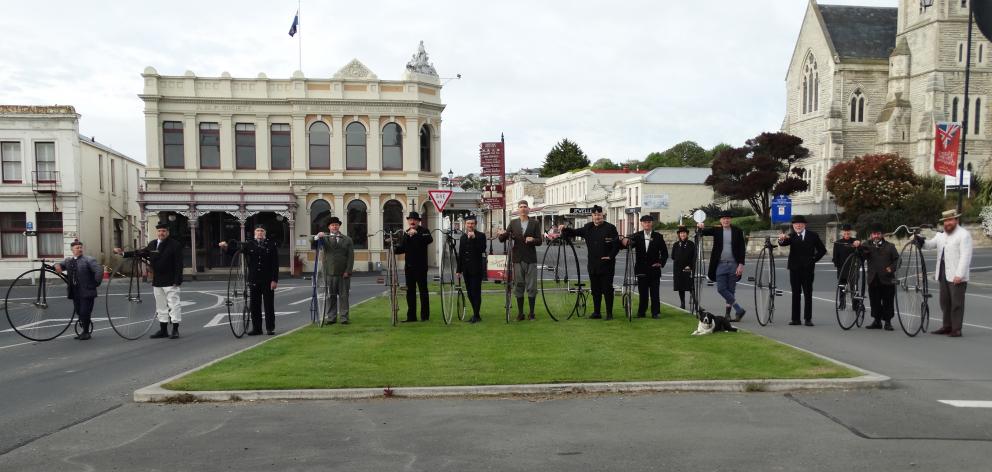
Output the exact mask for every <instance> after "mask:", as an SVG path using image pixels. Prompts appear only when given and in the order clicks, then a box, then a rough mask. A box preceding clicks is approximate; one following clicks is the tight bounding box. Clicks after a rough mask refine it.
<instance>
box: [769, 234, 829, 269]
mask: <svg viewBox="0 0 992 472" xmlns="http://www.w3.org/2000/svg"><path fill="white" fill-rule="evenodd" d="M778 245H779V246H789V247H790V248H791V249H790V251H789V263H788V264H787V265H786V267H787V268H788V269H789V270H799V271H811V270H813V269H814V268H815V267H816V263H817V262H820V259H823V256H825V255H827V248H826V246H824V245H823V240H821V239H820V235H819V234H816V233H815V232H813V231H810V230H809V229H807V230H806V237H805V238H803V239H800V238H799V234H798V233H796V232H790V233H789V235H788V236H787V237H786V238H785V239H783V240H780V241H779V243H778Z"/></svg>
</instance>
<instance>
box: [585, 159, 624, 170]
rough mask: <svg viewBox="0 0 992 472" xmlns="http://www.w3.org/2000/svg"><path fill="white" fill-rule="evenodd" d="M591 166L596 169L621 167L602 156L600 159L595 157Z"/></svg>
mask: <svg viewBox="0 0 992 472" xmlns="http://www.w3.org/2000/svg"><path fill="white" fill-rule="evenodd" d="M592 168H593V169H596V170H619V169H622V168H623V167H621V166H620V164H617V163H616V162H613V161H611V160H609V159H607V158H605V157H604V158H602V159H597V160H596V162H593V163H592Z"/></svg>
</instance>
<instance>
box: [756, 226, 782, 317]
mask: <svg viewBox="0 0 992 472" xmlns="http://www.w3.org/2000/svg"><path fill="white" fill-rule="evenodd" d="M776 247H778V246H777V245H775V244H772V238H771V237H767V236H766V237H765V245H764V247H762V248H761V253H760V254H759V255H758V261H757V263H756V264H755V266H754V275H753V276H751V277H748V281H749V282H751V283H753V284H754V311H755V313H754V314H755V317H756V318H757V319H758V324H759V325H761V326H767V325H768V324H769V323H771V322H772V321H774V319H775V297H778V296H781V295H782V291H781V290H779V289H778V286H777V285H776V283H775V248H776Z"/></svg>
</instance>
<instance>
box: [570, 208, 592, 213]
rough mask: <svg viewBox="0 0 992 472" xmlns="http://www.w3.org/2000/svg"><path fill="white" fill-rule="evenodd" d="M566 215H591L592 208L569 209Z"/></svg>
mask: <svg viewBox="0 0 992 472" xmlns="http://www.w3.org/2000/svg"><path fill="white" fill-rule="evenodd" d="M568 214H569V215H591V214H592V207H589V208H569V209H568Z"/></svg>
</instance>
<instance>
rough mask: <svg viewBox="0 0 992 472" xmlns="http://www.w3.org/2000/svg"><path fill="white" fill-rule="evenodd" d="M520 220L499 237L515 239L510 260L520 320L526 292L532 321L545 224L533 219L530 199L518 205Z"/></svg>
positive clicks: (502, 239)
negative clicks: (538, 256)
mask: <svg viewBox="0 0 992 472" xmlns="http://www.w3.org/2000/svg"><path fill="white" fill-rule="evenodd" d="M517 214H518V215H519V218H516V219H514V220H513V221H510V224H509V227H508V228H507V229H506V231H500V232H499V234H498V235H497V237H499V240H500V241H501V242H502V241H506V240H507V239H510V238H512V239H513V249H511V250H510V258H511V259H512V261H511V262H512V263H513V272H512V273H513V296H514V297H516V299H517V321H523V320H524V292H525V291H526V292H527V298H528V300H527V301H528V302H529V305H530V312H529V318H530V319H532V320H533V319H534V305H535V303H536V302H537V249H536V248H537V246H540V245H541V244H543V243H544V237H543V236H542V235H541V222H539V221H536V220H533V219H531V218H530V205H528V204H527V200H520V201H519V202H517Z"/></svg>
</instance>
